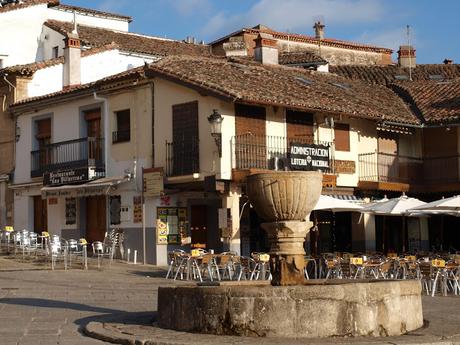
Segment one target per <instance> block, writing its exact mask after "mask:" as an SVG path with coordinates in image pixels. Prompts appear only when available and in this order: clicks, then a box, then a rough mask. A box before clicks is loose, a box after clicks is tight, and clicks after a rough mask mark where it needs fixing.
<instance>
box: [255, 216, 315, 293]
mask: <svg viewBox="0 0 460 345" xmlns="http://www.w3.org/2000/svg"><path fill="white" fill-rule="evenodd" d="M311 226H312V222H310V221H304V222H299V221H284V222H274V223H263V224H262V228H263V229H264V230H265V232H266V233H267V235H268V240H269V242H270V244H271V247H270V256H271V271H272V272H273V273H272V275H273V279H272V285H299V284H303V283H304V282H305V276H304V272H303V268H304V266H305V261H304V256H305V250H304V248H303V243H304V240H305V236H307V233H308V231H309V229H310V228H311Z"/></svg>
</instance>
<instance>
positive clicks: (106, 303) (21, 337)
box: [0, 256, 168, 345]
mask: <svg viewBox="0 0 460 345" xmlns="http://www.w3.org/2000/svg"><path fill="white" fill-rule="evenodd" d="M93 267H94V266H93ZM90 268H91V267H90ZM155 274H156V275H157V276H163V272H160V271H158V269H155V268H154V267H153V266H150V267H148V266H147V267H144V266H140V265H137V266H133V265H127V264H119V263H117V264H113V265H112V266H110V267H108V266H105V267H103V270H100V271H99V270H97V269H90V270H89V271H83V270H81V269H76V268H75V269H70V270H67V271H64V270H62V269H60V270H56V271H51V270H49V267H47V266H43V265H41V266H38V265H32V264H28V263H20V262H18V261H17V260H12V259H11V258H6V257H1V256H0V344H1V345H10V344H20V345H26V344H33V345H39V344H47V345H48V344H60V345H70V344H72V345H87V344H103V342H101V341H97V340H94V339H92V338H89V337H86V336H84V335H82V334H81V332H80V331H81V326H83V325H85V324H87V323H88V322H90V321H92V320H97V319H100V318H101V317H108V318H110V317H111V316H113V315H117V316H118V317H119V316H120V315H121V314H125V315H126V316H127V317H129V316H130V315H131V314H132V313H138V314H142V313H145V314H146V315H149V314H151V313H152V311H154V310H156V298H157V287H158V285H159V284H160V283H164V282H165V281H164V279H161V278H154V277H153V276H154V275H155ZM166 283H168V282H166Z"/></svg>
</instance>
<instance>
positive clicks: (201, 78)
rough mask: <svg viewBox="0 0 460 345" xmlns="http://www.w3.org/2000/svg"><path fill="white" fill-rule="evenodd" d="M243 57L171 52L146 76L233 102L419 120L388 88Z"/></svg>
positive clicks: (402, 121)
mask: <svg viewBox="0 0 460 345" xmlns="http://www.w3.org/2000/svg"><path fill="white" fill-rule="evenodd" d="M234 61H237V62H234ZM243 61H244V60H242V59H239V60H231V59H230V60H227V59H224V58H221V59H217V58H204V57H202V58H196V57H190V56H188V57H187V56H169V57H166V58H164V59H161V60H159V61H158V62H156V63H152V64H150V65H149V67H148V70H147V71H146V74H147V75H148V76H158V77H161V78H165V79H168V80H172V81H174V82H177V83H180V84H183V85H185V86H187V87H191V88H195V89H197V90H199V91H200V92H204V93H208V94H210V95H214V96H217V97H221V98H224V99H226V100H228V101H234V102H236V101H239V102H243V103H252V104H261V105H273V106H284V107H288V108H293V109H302V110H308V111H320V112H328V113H335V114H344V115H349V116H353V117H360V118H367V119H373V120H383V119H387V120H393V121H398V122H399V123H417V118H416V117H415V116H414V115H413V114H412V113H411V112H410V110H409V107H408V106H407V105H406V104H404V102H403V101H402V100H401V99H400V98H399V97H398V96H397V95H396V94H395V93H394V92H393V91H391V90H390V89H388V88H387V87H384V86H380V85H370V84H368V83H364V82H359V81H350V80H347V79H345V78H343V77H340V76H335V75H331V74H329V73H320V72H314V71H307V70H305V69H302V68H293V67H284V66H264V65H260V64H256V63H244V62H243Z"/></svg>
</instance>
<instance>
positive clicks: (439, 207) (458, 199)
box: [409, 195, 460, 214]
mask: <svg viewBox="0 0 460 345" xmlns="http://www.w3.org/2000/svg"><path fill="white" fill-rule="evenodd" d="M409 211H411V212H412V211H414V212H418V211H430V212H433V213H435V212H437V214H441V213H449V214H453V213H455V211H460V195H456V196H453V197H450V198H445V199H444V198H443V199H440V200H436V201H433V202H429V203H427V204H423V205H421V206H417V207H413V208H412V209H410V210H409ZM444 211H445V212H444Z"/></svg>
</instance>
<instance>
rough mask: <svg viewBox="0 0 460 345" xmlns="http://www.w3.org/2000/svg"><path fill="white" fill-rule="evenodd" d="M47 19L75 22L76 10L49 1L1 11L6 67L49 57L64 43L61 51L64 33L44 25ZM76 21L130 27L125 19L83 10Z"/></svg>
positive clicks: (0, 49) (0, 53) (0, 46)
mask: <svg viewBox="0 0 460 345" xmlns="http://www.w3.org/2000/svg"><path fill="white" fill-rule="evenodd" d="M48 19H56V20H60V21H65V22H73V13H72V12H71V11H64V10H62V9H57V8H52V7H51V8H48V7H47V5H46V4H41V5H35V6H30V7H26V8H22V9H19V10H14V11H8V12H3V13H0V33H1V34H0V59H2V60H3V67H8V66H14V65H22V64H27V63H31V62H34V61H41V60H43V59H49V58H50V57H51V48H52V47H54V46H59V47H61V49H60V53H62V48H63V42H62V38H63V37H62V35H60V34H58V33H56V32H53V30H50V29H49V28H47V29H46V28H43V23H44V22H45V21H46V20H48ZM77 22H78V23H80V24H83V25H88V26H96V27H102V28H107V29H113V30H118V31H123V32H126V31H128V28H129V23H128V22H127V21H125V20H121V19H116V18H104V17H101V16H99V17H97V16H94V15H89V14H86V15H85V14H82V13H79V14H77ZM42 31H43V33H42ZM45 34H48V37H49V42H46V40H44V35H45Z"/></svg>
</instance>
